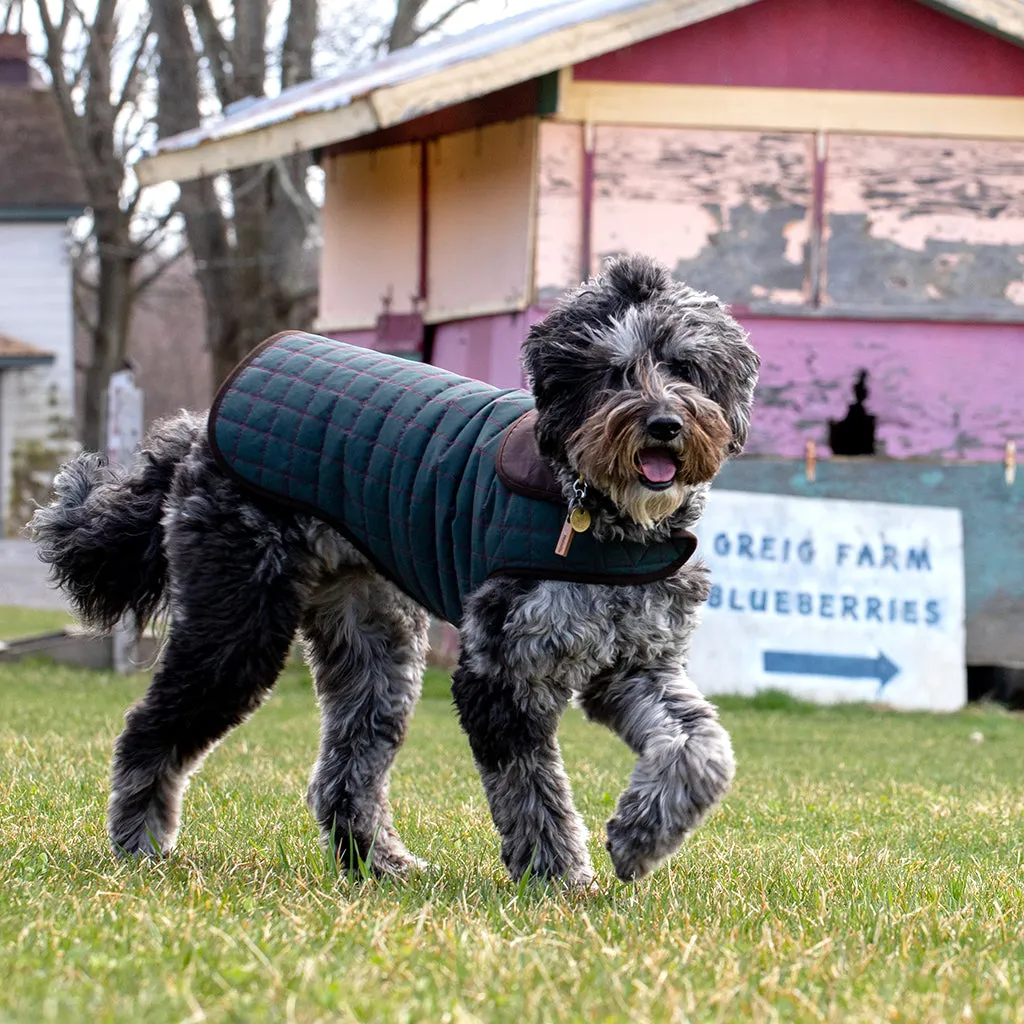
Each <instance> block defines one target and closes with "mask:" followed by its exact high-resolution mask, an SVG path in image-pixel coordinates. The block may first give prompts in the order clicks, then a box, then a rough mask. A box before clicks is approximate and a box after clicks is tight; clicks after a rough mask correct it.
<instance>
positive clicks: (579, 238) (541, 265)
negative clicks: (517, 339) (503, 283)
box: [534, 121, 585, 305]
mask: <svg viewBox="0 0 1024 1024" xmlns="http://www.w3.org/2000/svg"><path fill="white" fill-rule="evenodd" d="M538 145H539V153H538V166H537V174H538V182H537V245H536V254H535V257H534V297H535V301H536V302H538V303H540V304H542V305H544V304H548V303H550V302H552V301H553V300H554V299H557V298H558V297H559V296H560V295H562V294H564V293H565V292H566V291H567V290H569V289H570V288H574V287H575V286H576V285H577V284H579V282H580V279H581V277H582V276H583V274H584V272H585V268H584V267H583V244H582V242H583V177H584V174H583V171H584V167H583V127H582V126H581V125H574V124H559V123H556V122H551V121H545V122H542V123H541V125H540V135H539V143H538Z"/></svg>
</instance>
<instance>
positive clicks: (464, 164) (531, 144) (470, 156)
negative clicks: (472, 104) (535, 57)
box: [426, 119, 537, 321]
mask: <svg viewBox="0 0 1024 1024" xmlns="http://www.w3.org/2000/svg"><path fill="white" fill-rule="evenodd" d="M536 136H537V122H536V121H535V120H533V119H528V120H523V121H516V122H507V123H503V124H495V125H490V126H488V127H486V128H479V129H475V130H473V131H468V132H459V133H457V134H455V135H443V136H441V138H439V139H437V140H435V141H433V142H431V143H429V145H428V153H429V157H428V160H429V163H428V182H429V186H428V187H429V199H428V203H427V208H428V230H427V237H428V239H429V252H428V254H427V274H428V285H427V310H426V312H427V316H428V318H429V319H432V320H435V321H442V320H446V319H451V318H453V317H462V316H473V315H480V314H485V313H494V312H500V311H505V310H515V309H522V308H523V307H524V306H525V305H526V304H527V301H528V295H529V290H530V281H529V273H528V271H529V268H530V264H531V253H530V246H531V239H532V235H533V217H532V205H531V204H532V202H533V175H534V156H535V147H536Z"/></svg>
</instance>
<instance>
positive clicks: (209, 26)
mask: <svg viewBox="0 0 1024 1024" xmlns="http://www.w3.org/2000/svg"><path fill="white" fill-rule="evenodd" d="M191 7H192V14H193V15H194V16H195V19H196V28H197V29H198V30H199V38H200V39H201V40H202V43H203V55H204V56H205V57H206V60H207V62H208V63H209V65H210V75H211V76H212V77H213V87H214V89H215V90H216V93H217V99H218V100H219V101H220V105H221V106H222V107H226V106H227V105H228V104H229V103H233V102H234V101H235V100H236V99H238V97H237V96H236V95H235V93H234V89H233V86H232V83H231V71H232V69H233V67H234V63H235V62H234V56H233V53H232V50H231V44H230V43H229V42H228V41H227V39H226V38H225V37H224V32H223V31H222V29H221V27H220V22H218V21H217V18H216V15H214V13H213V9H212V8H211V7H210V3H209V0H193V2H192V4H191Z"/></svg>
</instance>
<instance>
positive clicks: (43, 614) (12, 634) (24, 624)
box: [0, 605, 74, 640]
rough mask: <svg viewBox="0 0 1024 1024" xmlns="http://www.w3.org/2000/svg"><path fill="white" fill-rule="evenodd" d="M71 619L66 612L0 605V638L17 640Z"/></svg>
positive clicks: (56, 627) (62, 624)
mask: <svg viewBox="0 0 1024 1024" xmlns="http://www.w3.org/2000/svg"><path fill="white" fill-rule="evenodd" d="M73 621H74V619H72V617H71V616H70V615H69V614H68V613H67V612H62V611H55V610H52V609H46V610H42V609H38V608H12V607H11V606H10V605H0V640H18V639H20V638H21V637H26V636H35V635H36V634H37V633H49V632H51V631H53V630H58V629H61V628H62V627H64V626H69V625H70V624H71V623H72V622H73Z"/></svg>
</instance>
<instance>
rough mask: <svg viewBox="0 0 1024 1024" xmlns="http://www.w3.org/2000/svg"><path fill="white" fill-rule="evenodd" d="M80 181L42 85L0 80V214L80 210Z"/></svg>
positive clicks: (47, 214)
mask: <svg viewBox="0 0 1024 1024" xmlns="http://www.w3.org/2000/svg"><path fill="white" fill-rule="evenodd" d="M85 206H86V194H85V183H84V182H83V181H82V176H81V174H80V173H79V170H78V167H77V165H76V163H75V159H74V156H73V154H72V151H71V146H70V144H69V143H68V139H67V136H66V135H65V134H64V125H63V124H62V122H61V118H60V111H59V110H58V109H57V101H56V100H55V98H54V97H53V95H52V94H51V93H50V92H49V91H48V90H46V89H39V88H33V87H32V86H30V85H17V84H14V85H0V219H4V218H8V217H12V216H13V217H16V218H17V219H19V220H20V219H26V220H33V219H37V218H38V219H49V218H50V217H68V216H71V215H73V214H76V213H80V212H81V211H82V210H83V209H84V208H85Z"/></svg>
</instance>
